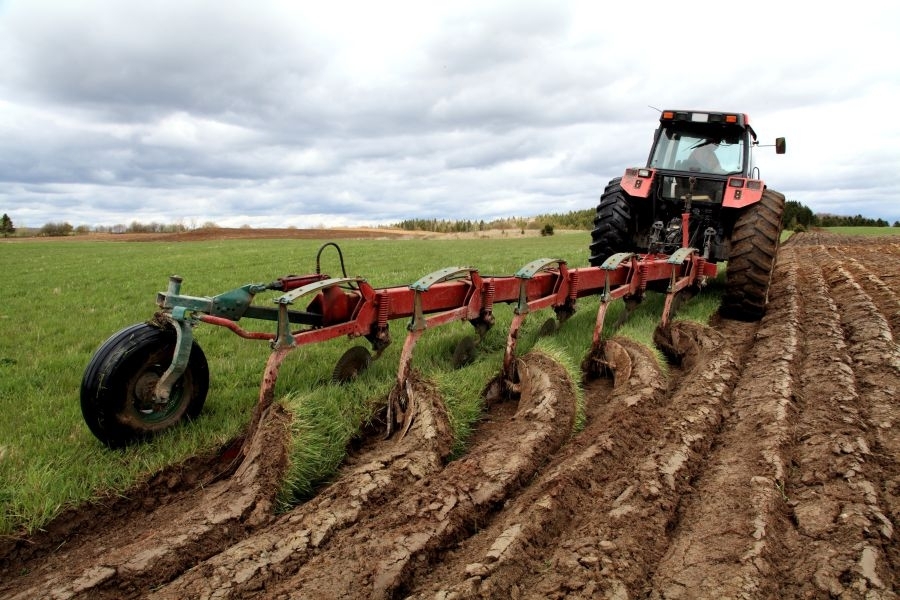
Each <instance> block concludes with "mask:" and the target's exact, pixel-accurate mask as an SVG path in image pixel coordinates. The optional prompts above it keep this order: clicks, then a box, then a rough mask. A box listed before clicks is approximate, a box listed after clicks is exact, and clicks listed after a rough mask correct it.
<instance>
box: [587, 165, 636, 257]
mask: <svg viewBox="0 0 900 600" xmlns="http://www.w3.org/2000/svg"><path fill="white" fill-rule="evenodd" d="M633 230H634V225H633V223H632V210H631V204H630V203H629V200H628V195H627V194H625V192H624V191H622V178H621V177H616V178H615V179H613V180H612V181H610V182H609V184H607V186H606V189H605V190H604V191H603V195H602V196H600V204H599V205H598V206H597V216H596V217H594V229H593V231H591V245H590V251H591V252H590V258H589V259H588V260H589V262H590V264H591V266H593V267H599V266H600V265H602V264H603V261H605V260H606V259H607V258H609V257H610V256H612V255H613V254H615V253H617V252H633V251H634V244H633V243H632V241H631V238H632V235H631V234H632V232H633Z"/></svg>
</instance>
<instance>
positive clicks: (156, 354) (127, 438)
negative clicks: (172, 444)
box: [81, 323, 209, 448]
mask: <svg viewBox="0 0 900 600" xmlns="http://www.w3.org/2000/svg"><path fill="white" fill-rule="evenodd" d="M176 337H177V336H176V333H175V330H174V329H173V328H171V327H169V328H160V327H159V326H156V325H150V324H147V323H139V324H137V325H132V326H131V327H128V328H126V329H123V330H122V331H119V332H118V333H116V334H114V335H113V336H112V337H110V338H109V339H108V340H106V341H105V342H104V343H103V344H102V345H101V346H100V348H98V349H97V351H96V352H95V353H94V356H93V357H91V361H90V362H89V363H88V366H87V368H86V369H85V371H84V376H83V378H82V380H81V414H82V415H83V416H84V420H85V422H86V423H87V426H88V428H89V429H90V430H91V433H93V434H94V435H95V436H96V437H97V438H98V439H99V440H100V441H102V442H103V443H104V444H106V445H107V446H109V447H111V448H119V447H122V446H126V445H128V444H130V443H133V442H137V441H142V440H145V439H147V438H149V437H151V436H152V435H153V434H155V433H158V432H160V431H163V430H164V429H168V428H170V427H173V426H174V425H176V424H178V423H179V422H180V421H182V420H183V419H194V418H196V417H197V416H198V415H199V414H200V411H201V410H202V409H203V403H204V402H205V401H206V393H207V391H208V390H209V366H208V365H207V362H206V356H205V355H204V354H203V350H202V349H201V348H200V346H199V345H198V344H197V343H196V342H194V344H193V345H192V347H191V354H190V357H189V359H188V364H187V368H186V369H185V371H184V373H183V374H182V376H181V377H180V378H179V379H178V380H177V381H176V382H175V384H174V385H173V386H172V393H171V396H170V398H169V401H168V402H167V403H165V404H162V405H157V404H154V402H153V391H154V388H155V386H156V382H157V381H159V378H160V377H161V376H162V375H163V373H165V371H166V369H168V368H169V365H170V364H171V363H172V357H173V356H174V355H175V343H176Z"/></svg>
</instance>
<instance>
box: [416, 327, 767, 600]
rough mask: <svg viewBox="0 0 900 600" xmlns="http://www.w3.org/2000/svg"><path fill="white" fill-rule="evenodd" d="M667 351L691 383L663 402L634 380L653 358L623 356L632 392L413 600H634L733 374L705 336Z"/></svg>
mask: <svg viewBox="0 0 900 600" xmlns="http://www.w3.org/2000/svg"><path fill="white" fill-rule="evenodd" d="M749 327H752V326H749ZM623 344H624V342H623ZM667 345H668V346H669V347H670V348H671V349H672V350H674V351H675V353H676V354H677V355H678V357H679V358H684V359H685V369H686V372H685V374H684V380H685V381H687V382H688V383H686V384H685V385H684V386H681V387H680V388H678V390H677V393H675V394H674V396H673V397H671V398H668V399H666V398H663V397H662V392H663V390H662V387H661V377H660V375H659V374H658V373H656V374H655V375H654V376H653V381H656V382H657V383H656V384H655V385H653V384H651V385H648V382H647V377H646V376H643V375H642V374H641V371H642V370H643V371H646V366H650V365H652V364H653V363H654V360H653V358H652V357H651V356H648V355H646V354H645V353H644V352H642V351H641V350H640V349H639V348H628V351H629V354H631V355H632V358H633V360H634V362H635V363H636V364H637V365H641V364H643V365H645V366H644V367H642V368H639V369H634V370H633V371H632V377H631V381H629V382H628V386H621V385H620V386H617V388H618V389H617V390H616V392H614V393H613V394H612V396H611V398H610V400H609V402H608V403H607V404H604V405H603V406H602V410H595V411H594V413H593V414H592V420H591V423H589V425H588V427H587V428H586V429H585V431H584V432H582V433H581V434H580V435H579V436H578V437H576V438H575V439H574V440H573V441H572V442H571V443H570V445H569V447H567V449H566V452H564V453H562V456H561V457H560V458H559V459H558V460H557V461H556V462H555V464H554V467H553V468H552V469H550V470H549V471H548V472H547V473H546V474H545V475H544V476H542V477H541V478H539V479H538V480H536V482H535V483H534V484H533V485H532V486H531V489H530V490H529V492H528V493H527V494H524V495H523V496H522V497H521V498H519V499H517V501H516V502H515V503H512V504H511V505H510V506H509V507H508V509H507V510H506V511H505V518H504V519H502V520H500V521H499V522H497V523H495V524H493V525H492V526H491V527H490V528H489V529H488V530H487V531H485V532H483V534H480V536H478V537H481V538H483V539H481V540H480V542H479V543H478V544H475V545H476V546H477V547H478V548H477V550H476V551H472V550H467V549H466V548H465V547H463V548H462V549H461V550H460V551H458V552H457V553H455V555H456V556H455V557H454V561H453V563H452V565H451V568H448V567H447V565H442V567H441V569H440V570H439V572H437V573H434V574H433V575H432V577H431V578H430V581H429V583H427V584H424V583H423V584H421V585H420V586H419V588H417V589H418V597H421V598H429V597H435V594H436V595H437V596H438V597H440V596H441V595H448V594H456V595H458V596H460V597H467V596H474V595H477V596H478V597H495V598H506V597H509V594H512V595H514V596H520V597H535V598H537V597H539V598H556V597H564V596H567V595H575V596H581V597H612V596H615V595H617V594H623V593H624V594H626V595H629V596H635V595H638V594H639V593H640V590H641V588H642V587H643V585H644V583H645V582H646V580H647V579H648V577H649V576H650V574H651V573H652V570H653V568H654V566H655V563H656V562H657V561H658V559H659V557H660V556H661V554H662V553H663V551H664V550H665V548H666V545H667V541H668V537H667V530H668V529H669V527H670V526H671V523H672V521H673V519H675V518H676V513H677V510H678V506H679V502H680V498H681V496H682V495H683V494H684V493H686V492H687V491H688V490H689V489H690V485H691V481H692V478H693V476H694V475H695V474H696V472H697V470H698V469H699V468H700V466H701V465H702V463H703V457H704V456H705V454H706V452H707V451H708V449H709V447H710V445H711V443H712V439H713V438H714V435H715V432H716V430H717V429H718V427H719V424H720V422H721V416H722V412H723V402H724V400H725V399H727V398H728V397H729V395H730V388H731V385H733V382H734V380H736V374H737V367H736V364H735V360H734V356H733V355H732V354H731V352H730V351H729V350H728V349H727V347H726V343H725V340H724V338H723V337H722V336H721V334H718V333H717V332H715V331H713V330H711V329H709V328H708V327H705V326H701V325H697V324H693V323H676V324H674V325H673V327H672V329H671V331H670V332H669V339H668V340H667ZM635 392H637V393H638V396H636V395H635ZM637 398H640V399H639V400H637ZM454 579H455V580H456V581H457V583H456V584H455V585H453V586H447V585H446V584H447V583H448V582H450V581H453V580H454Z"/></svg>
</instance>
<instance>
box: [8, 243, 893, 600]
mask: <svg viewBox="0 0 900 600" xmlns="http://www.w3.org/2000/svg"><path fill="white" fill-rule="evenodd" d="M662 333H663V338H661V342H662V343H663V345H664V346H665V347H666V348H667V351H668V353H669V354H670V355H671V359H672V365H671V366H670V368H669V369H668V371H667V372H663V371H661V370H660V368H659V367H658V365H657V363H656V361H655V360H654V359H653V357H652V356H651V355H650V354H649V353H648V351H646V349H644V348H642V347H640V346H638V345H636V344H634V343H632V342H630V341H628V340H625V339H618V340H615V343H611V344H610V345H609V357H610V359H611V361H612V363H613V365H614V367H615V378H614V380H598V381H592V382H589V383H586V384H585V401H586V410H587V424H586V426H585V428H584V429H583V430H581V431H579V432H578V433H577V434H574V435H573V434H572V433H571V431H572V423H573V419H574V417H575V412H576V407H575V402H576V395H575V393H574V387H573V383H572V382H571V381H569V379H568V378H567V375H566V372H565V371H564V370H563V369H562V368H561V367H560V366H559V365H558V364H556V363H554V362H553V361H552V360H550V359H549V358H548V357H546V356H544V355H542V354H539V353H531V354H529V355H526V356H523V357H522V359H521V361H522V362H521V365H520V376H521V378H522V393H521V396H520V398H518V399H517V400H509V401H504V402H497V403H494V404H492V405H490V406H489V410H488V414H487V416H486V418H485V420H484V421H483V422H482V423H481V425H480V427H479V429H478V431H477V433H476V435H475V436H474V439H473V441H472V444H471V446H470V449H469V451H468V452H467V453H466V455H465V456H463V457H461V458H459V459H457V460H454V461H451V462H448V461H447V456H448V452H449V449H450V439H449V436H448V434H449V426H448V423H447V418H446V415H445V413H444V412H443V409H442V406H443V405H442V401H441V398H440V397H439V396H438V394H437V393H436V392H435V390H434V389H433V388H432V387H431V386H430V385H429V384H428V382H425V381H414V382H413V385H412V393H413V395H414V396H415V397H416V399H417V405H418V415H417V417H416V419H415V420H414V421H413V425H412V428H411V429H410V431H409V432H408V434H407V435H406V436H405V437H403V438H402V439H397V437H396V436H395V437H394V438H392V439H389V440H383V439H381V438H380V437H378V436H374V435H373V436H372V437H371V438H367V439H364V440H362V441H361V443H360V444H359V445H358V447H355V448H354V449H353V450H352V452H351V455H350V456H349V458H348V459H347V461H346V462H345V464H344V465H343V467H342V470H341V473H340V476H339V477H338V478H337V480H336V482H335V483H334V484H332V485H331V486H329V487H327V488H325V489H323V490H322V491H321V492H320V493H319V494H318V495H316V496H315V497H314V498H313V499H312V500H310V501H308V502H307V503H305V504H303V505H301V506H298V507H296V508H295V509H294V510H292V511H290V512H288V513H286V514H281V515H277V514H276V513H275V512H274V511H273V508H272V498H273V494H274V491H275V488H276V485H277V480H278V477H279V476H280V473H281V472H282V470H283V468H284V462H285V460H286V459H285V452H284V440H283V436H284V430H285V423H286V422H287V420H288V419H289V418H290V416H289V415H287V414H285V413H284V412H283V411H282V410H281V409H280V408H279V406H278V405H277V404H276V405H273V406H272V407H271V408H270V409H269V412H268V413H267V414H266V415H265V416H264V418H263V419H262V421H261V427H260V428H259V429H258V431H257V433H256V435H254V436H253V440H252V442H253V443H252V444H251V446H250V452H249V453H248V455H247V457H246V458H245V460H244V461H243V462H242V463H241V464H240V466H239V467H238V468H237V470H234V469H231V470H228V469H227V468H226V467H227V461H228V459H229V455H228V453H225V454H224V455H223V456H221V457H218V456H213V457H199V458H197V459H195V460H194V461H192V462H191V463H190V464H186V465H181V466H179V467H177V468H173V469H171V470H169V471H167V472H165V473H161V474H159V475H157V476H156V477H154V478H153V479H152V480H150V481H148V482H147V483H146V484H145V485H142V486H141V487H140V488H139V489H136V490H134V492H133V493H131V494H128V495H127V497H122V498H121V499H119V500H117V501H114V502H112V501H111V502H109V503H107V504H105V505H97V506H90V507H85V508H81V509H78V510H72V511H70V512H69V513H67V514H66V515H63V517H61V518H60V519H58V520H57V521H56V522H54V523H53V524H51V526H50V527H48V528H47V529H46V531H44V532H41V533H40V534H37V535H34V536H32V537H30V538H29V539H24V540H22V539H19V540H9V541H6V542H4V543H3V545H2V546H0V596H2V597H3V598H22V599H32V598H136V597H141V598H144V597H147V598H161V599H162V598H247V597H254V598H332V597H341V598H446V599H449V598H471V597H476V598H478V597H490V598H562V597H572V598H618V599H625V598H653V599H661V598H829V597H833V598H895V597H897V592H898V588H900V543H898V539H897V536H900V531H898V525H900V407H898V397H900V350H898V344H897V341H896V340H897V339H900V338H898V336H900V244H898V243H897V242H896V241H891V240H888V239H883V238H882V239H875V240H873V239H865V238H838V237H835V236H827V235H823V234H816V233H808V234H800V235H797V236H795V237H794V238H792V239H791V240H790V241H789V242H788V243H786V244H785V245H784V246H783V247H782V248H781V250H780V253H779V259H778V265H777V267H776V271H775V275H774V282H773V286H772V290H771V301H770V305H769V309H768V313H767V314H766V317H765V318H764V319H763V320H762V321H761V322H760V323H741V322H734V321H724V320H723V321H718V322H715V323H713V324H712V325H711V326H709V327H707V326H701V325H695V324H689V323H681V322H676V324H675V325H674V326H673V327H672V328H671V329H670V330H669V331H667V332H662Z"/></svg>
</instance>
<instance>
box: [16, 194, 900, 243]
mask: <svg viewBox="0 0 900 600" xmlns="http://www.w3.org/2000/svg"><path fill="white" fill-rule="evenodd" d="M596 214H597V211H596V209H594V208H589V209H584V210H574V211H571V212H567V213H563V214H558V213H547V214H542V215H537V216H534V217H508V218H504V219H493V220H490V221H484V220H478V221H473V220H470V219H466V220H453V219H406V220H403V221H400V222H399V223H394V224H392V225H389V226H388V227H392V228H396V229H405V230H406V231H432V232H435V233H468V232H477V231H485V230H488V229H501V230H510V231H522V232H524V231H525V230H526V229H529V230H531V229H534V230H540V231H541V234H542V235H553V232H554V230H555V229H560V230H564V229H582V230H587V231H590V230H591V229H593V227H594V217H595V216H596ZM890 226H891V224H890V223H888V222H887V221H885V220H884V219H872V218H869V217H864V216H862V215H855V216H852V217H848V216H841V215H831V214H826V213H813V211H812V209H810V208H809V207H808V206H805V205H804V204H802V203H800V202H797V201H794V200H788V201H787V202H786V203H785V206H784V228H785V229H792V230H795V231H802V230H805V229H809V228H811V227H890ZM218 227H219V226H218V225H216V224H215V223H214V222H212V221H207V222H205V223H203V224H202V225H200V226H199V228H200V229H217V228H218ZM893 227H900V221H895V222H894V224H893ZM196 228H197V227H187V226H185V225H182V224H168V225H167V224H162V223H155V222H154V223H139V222H137V221H133V222H132V223H131V224H130V225H125V224H119V225H111V226H109V225H97V226H89V225H79V226H77V227H73V226H72V225H71V224H69V223H66V222H53V223H46V224H44V226H43V227H41V228H40V229H27V228H20V229H16V227H15V225H14V223H13V220H12V218H11V217H10V216H9V215H7V214H5V213H4V214H3V216H2V218H0V237H9V236H12V235H16V236H22V237H25V236H45V237H59V236H68V235H79V234H86V233H112V234H115V233H178V232H181V231H187V230H189V229H196ZM243 228H250V226H249V225H244V226H243Z"/></svg>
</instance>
